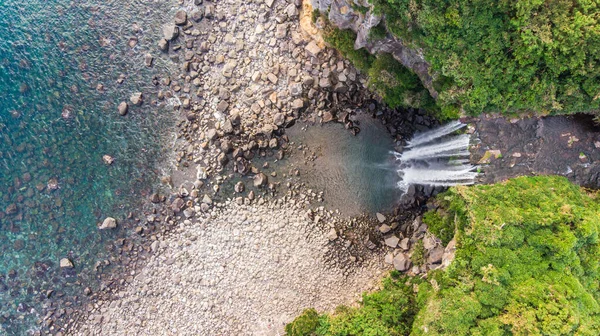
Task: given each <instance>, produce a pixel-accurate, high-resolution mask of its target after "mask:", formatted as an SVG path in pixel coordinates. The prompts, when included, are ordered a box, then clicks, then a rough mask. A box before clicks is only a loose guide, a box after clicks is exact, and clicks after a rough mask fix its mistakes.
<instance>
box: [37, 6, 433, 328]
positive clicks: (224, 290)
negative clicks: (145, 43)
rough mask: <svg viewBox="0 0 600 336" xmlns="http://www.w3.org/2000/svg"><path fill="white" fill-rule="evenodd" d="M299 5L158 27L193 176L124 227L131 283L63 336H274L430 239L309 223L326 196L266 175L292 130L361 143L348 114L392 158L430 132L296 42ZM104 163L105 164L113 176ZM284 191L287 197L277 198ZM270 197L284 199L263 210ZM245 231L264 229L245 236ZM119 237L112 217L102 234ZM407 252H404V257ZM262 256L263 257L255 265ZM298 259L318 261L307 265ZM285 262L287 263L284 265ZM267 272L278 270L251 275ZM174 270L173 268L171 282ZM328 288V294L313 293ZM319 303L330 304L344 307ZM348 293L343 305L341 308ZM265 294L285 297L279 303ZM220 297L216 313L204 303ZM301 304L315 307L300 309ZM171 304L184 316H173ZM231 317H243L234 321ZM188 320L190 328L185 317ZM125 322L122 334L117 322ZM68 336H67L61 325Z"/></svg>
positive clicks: (209, 10) (121, 245) (181, 14)
mask: <svg viewBox="0 0 600 336" xmlns="http://www.w3.org/2000/svg"><path fill="white" fill-rule="evenodd" d="M300 5H301V4H300V3H299V1H290V2H286V1H273V0H264V1H263V0H257V1H252V2H240V1H236V0H227V1H223V2H218V3H217V2H210V1H204V2H203V1H197V0H196V1H194V2H193V4H192V3H189V4H186V7H185V8H186V9H185V10H184V9H182V10H179V11H177V13H175V16H174V19H173V22H171V23H168V24H166V25H165V26H164V28H163V35H164V36H163V39H161V40H160V41H158V42H157V49H158V51H160V52H164V53H166V54H167V55H168V56H169V57H170V58H171V60H173V61H174V62H175V63H176V64H178V65H179V72H178V73H177V74H171V75H170V76H163V77H161V78H160V77H158V76H157V77H155V78H154V79H153V83H154V84H155V85H156V86H157V87H158V90H159V91H158V97H157V98H158V101H159V102H162V103H163V104H172V105H173V106H174V108H175V109H176V111H179V113H180V116H181V119H180V121H179V122H178V124H177V125H178V136H177V138H178V141H177V143H176V144H175V146H176V155H175V156H176V157H175V161H176V162H177V169H179V170H181V171H183V172H186V174H187V175H186V176H185V178H183V179H182V181H177V178H175V177H173V178H171V177H169V178H165V179H164V181H163V182H164V183H165V184H168V185H171V186H173V184H175V188H174V189H175V191H174V192H172V193H170V194H168V193H167V194H165V193H158V192H157V193H154V194H152V195H151V196H150V201H151V206H150V208H149V210H148V211H147V212H146V214H145V215H144V216H141V217H140V218H134V217H135V216H133V217H132V218H130V220H133V221H135V222H137V223H138V224H136V225H138V226H137V227H135V228H134V231H135V233H136V234H138V235H140V236H141V237H144V238H145V239H147V240H148V244H147V245H146V244H142V245H137V244H136V243H134V242H133V240H130V239H120V240H119V241H118V242H117V243H116V247H115V249H116V251H117V252H118V253H119V255H120V257H119V259H121V261H124V264H127V265H128V267H129V270H128V272H127V273H124V274H123V276H118V275H114V277H107V278H105V279H103V282H102V288H100V289H99V290H94V291H91V290H90V289H89V288H86V293H85V295H88V296H89V301H90V304H89V305H88V307H87V312H86V313H87V314H89V318H85V319H83V320H82V319H81V318H80V317H85V316H86V314H83V315H79V316H80V317H77V316H75V315H73V317H71V318H70V320H69V321H68V325H69V327H68V328H60V330H68V331H69V332H68V333H70V334H86V333H90V332H91V333H92V334H94V333H98V334H100V333H103V332H104V333H107V332H108V333H116V334H120V333H122V332H124V331H125V330H127V331H128V332H129V331H131V330H138V331H142V330H153V332H154V334H168V333H172V332H175V333H184V334H185V333H191V334H194V333H198V330H200V331H205V330H216V331H218V330H221V332H217V334H228V333H230V332H233V333H234V334H245V333H248V332H249V330H251V329H250V327H252V326H253V327H258V325H257V324H256V323H255V322H256V320H255V321H253V322H252V323H251V322H250V321H249V320H248V318H249V317H253V316H254V317H256V316H259V317H260V319H271V320H270V321H266V320H265V322H264V325H263V324H261V325H260V326H262V327H264V328H265V329H264V330H261V331H260V332H264V333H265V334H270V333H273V332H274V330H281V327H282V326H283V323H285V322H289V321H290V319H291V318H293V317H294V316H296V315H297V314H298V313H299V312H300V310H301V309H302V307H305V306H307V305H312V306H315V307H317V308H321V309H329V308H332V307H334V306H335V305H337V304H340V303H344V302H345V303H347V302H348V301H350V300H348V298H349V297H350V296H351V295H355V294H356V295H358V294H359V293H360V292H361V291H363V290H365V289H366V288H365V286H366V283H367V282H370V280H371V279H376V278H378V276H377V275H378V274H380V270H381V269H382V268H383V267H385V265H384V263H383V254H382V252H383V251H385V249H387V248H392V247H391V245H393V244H392V243H393V240H394V239H398V241H397V242H396V246H394V251H395V254H394V255H393V259H399V258H400V257H399V256H400V255H406V256H407V258H410V254H411V250H410V247H412V245H414V242H415V239H422V238H423V234H422V231H421V228H420V225H419V228H418V230H417V229H415V230H413V231H414V232H412V231H411V235H408V234H407V235H406V236H403V235H402V234H400V235H398V234H397V235H398V236H396V237H397V238H391V237H390V236H389V235H391V234H392V232H408V229H406V230H405V229H402V230H401V229H399V228H397V227H394V225H393V224H390V223H387V222H386V223H387V224H385V225H389V226H390V228H391V229H390V231H389V232H386V233H387V235H384V234H383V232H379V233H377V231H376V232H375V233H376V235H373V233H372V232H373V231H374V228H375V225H374V223H373V222H372V220H362V219H352V220H350V221H345V220H341V219H339V218H337V217H336V216H335V213H334V212H332V211H328V210H326V209H324V208H323V207H318V208H316V209H314V210H307V209H308V207H309V206H310V205H314V203H315V202H320V201H322V199H323V194H322V193H318V192H313V191H312V190H306V189H305V188H304V187H303V186H302V184H298V185H292V184H291V183H290V182H289V181H290V179H289V177H291V176H297V175H298V171H297V170H295V171H290V172H289V174H279V175H278V174H276V173H275V172H274V171H273V172H269V171H268V169H267V167H268V163H264V164H262V165H256V164H255V163H254V162H256V161H257V159H260V158H265V157H270V158H272V159H273V160H275V161H277V160H280V159H282V158H283V157H284V155H285V153H286V152H287V149H288V147H289V146H291V145H292V143H291V142H290V140H289V139H288V138H287V136H286V135H285V129H286V128H287V127H291V126H293V125H294V123H295V122H296V120H298V119H307V120H311V121H320V122H339V123H342V124H344V126H345V127H346V128H347V129H348V130H350V131H351V132H353V133H355V134H356V133H358V132H359V131H360V129H359V127H358V126H359V125H358V124H356V123H354V122H353V121H352V118H351V115H352V114H353V113H355V111H354V109H362V110H363V111H365V112H366V113H369V114H371V115H373V116H374V117H377V118H379V119H380V120H382V122H383V123H384V124H385V125H386V127H387V129H388V131H389V132H390V134H392V136H394V137H395V138H396V141H397V144H398V145H402V144H403V143H404V141H405V140H406V136H408V135H410V134H412V133H413V132H414V131H415V129H425V128H426V127H429V126H432V125H434V123H435V122H434V121H433V120H432V119H431V118H430V117H428V116H427V114H426V112H425V111H421V110H414V109H407V110H403V111H400V112H398V111H394V110H390V109H387V108H385V107H383V106H379V105H378V104H377V102H376V101H375V100H372V99H371V96H370V94H369V93H368V91H366V90H365V87H364V85H365V83H366V80H365V78H364V76H361V75H360V74H359V73H358V72H357V71H356V70H355V69H354V68H353V67H352V66H351V65H350V64H348V63H347V61H345V60H343V59H341V58H340V57H339V56H338V55H337V53H336V52H335V51H334V50H331V49H327V48H325V46H323V45H321V44H318V43H316V42H314V41H311V40H310V39H309V38H307V37H305V36H303V35H302V34H301V32H300V29H299V26H298V25H299V23H298V20H297V16H298V14H299V13H298V12H299V7H300ZM232 13H235V15H232ZM145 62H146V66H149V67H151V66H153V64H154V62H153V57H152V56H151V55H147V56H146V59H145ZM145 98H146V97H144V93H141V92H138V93H133V94H132V95H131V97H130V99H129V103H128V102H125V101H124V102H121V104H120V105H119V106H118V108H117V110H118V113H119V114H121V115H125V114H127V113H128V111H129V109H130V105H132V106H140V105H142V104H144V99H145ZM263 160H264V159H263ZM109 161H110V160H108V159H105V162H106V164H110V163H109ZM286 178H287V181H288V182H287V183H285V186H286V187H287V188H281V185H282V184H284V182H282V179H286ZM190 180H191V181H192V182H187V183H179V182H184V181H190ZM230 181H232V182H230ZM228 183H229V184H232V185H233V192H234V194H233V195H230V196H231V197H230V198H229V200H228V201H226V202H220V201H219V199H221V198H222V196H221V195H220V194H219V192H220V190H221V189H222V188H225V187H226V185H227V184H228ZM276 191H277V192H278V193H279V194H278V195H279V198H269V197H266V196H267V195H271V196H274V195H275V192H276ZM282 191H283V193H282ZM423 191H424V190H423V189H422V188H421V189H416V190H413V192H414V193H413V194H412V197H411V201H410V203H411V204H415V205H417V206H418V205H419V204H422V202H423V201H424V200H425V196H424V193H423ZM425 191H427V190H425ZM428 192H431V193H433V192H434V190H431V191H428ZM269 199H271V200H269ZM260 213H262V214H269V215H264V216H259V215H258V214H260ZM244 216H245V219H243V218H244ZM257 216H258V217H257ZM278 216H279V217H278ZM259 217H260V218H259ZM270 217H272V218H270ZM249 218H253V219H252V221H255V222H257V223H258V222H261V223H264V224H265V225H262V224H260V225H259V226H255V225H254V226H253V225H250V224H249V222H251V221H250V220H249ZM280 219H281V220H280ZM274 220H275V221H274ZM394 220H395V221H397V222H403V221H401V220H396V219H394ZM384 221H385V220H384ZM116 225H117V222H116V221H115V220H111V219H109V218H107V219H106V220H104V221H103V222H102V224H100V226H99V228H101V229H110V228H114V227H115V226H116ZM118 225H119V226H121V225H122V222H121V221H119V223H118ZM383 226H384V225H381V227H380V228H379V229H380V230H381V228H382V227H383ZM375 230H376V229H375ZM375 236H376V237H377V238H375ZM181 237H186V239H184V240H183V241H182V240H181ZM365 237H367V238H366V239H365ZM379 238H381V241H379V240H378V239H379ZM406 239H408V240H406ZM434 241H435V240H434ZM386 243H387V245H386ZM406 244H408V246H409V248H408V249H406V250H404V249H403V247H404V246H406ZM385 246H389V247H385ZM263 247H264V248H267V249H268V250H262V248H263ZM380 247H383V248H380ZM438 248H439V246H438V245H435V246H433V247H432V248H431V249H430V251H428V252H427V253H426V258H429V257H432V261H435V262H431V263H430V264H429V265H428V266H426V267H425V269H423V270H422V269H421V268H418V271H419V272H422V271H424V270H426V269H427V268H433V267H435V265H437V264H438V262H437V260H434V259H435V258H436V257H435V253H437V252H434V251H437V249H438ZM217 251H219V252H218V254H217V255H215V256H214V257H215V258H218V260H217V259H214V260H213V261H214V262H213V263H212V264H210V265H207V264H204V263H202V262H200V263H195V262H194V263H192V260H194V261H197V260H200V261H202V260H204V259H207V258H208V259H210V258H212V257H210V256H209V255H208V253H217ZM256 251H260V254H258V255H260V258H259V257H258V256H257V254H255V253H256ZM292 251H293V252H294V253H293V254H290V253H291V252H292ZM304 253H306V258H308V259H306V260H308V261H310V262H307V261H306V260H304V259H302V258H301V256H303V254H304ZM288 255H290V259H286V258H287V257H283V258H282V257H281V256H288ZM396 257H397V258H396ZM386 258H387V257H386ZM208 259H207V260H208ZM211 260H212V259H211ZM148 261H150V264H149V265H148V266H145V265H146V264H147V263H148ZM263 262H275V263H274V264H269V265H266V266H264V267H262V268H261V267H259V266H253V264H255V263H263ZM321 263H323V264H321ZM398 264H400V263H398ZM108 265H111V261H109V260H105V261H103V262H99V263H98V264H97V268H98V269H101V268H103V267H105V266H108ZM234 265H235V267H236V268H232V267H234ZM65 266H67V263H66V261H65ZM173 267H178V268H177V270H175V271H174V269H173ZM180 267H183V268H184V269H181V268H180ZM204 267H206V268H204ZM253 267H254V268H253ZM303 267H305V268H306V269H304V268H303ZM311 267H312V268H311ZM407 267H408V268H410V270H413V269H414V267H413V268H411V267H410V265H409V266H405V265H404V266H403V267H401V268H403V269H402V270H404V271H406V269H404V268H407ZM233 269H239V270H240V274H242V275H244V276H245V279H246V281H245V282H244V281H230V279H228V278H229V273H228V272H229V271H230V270H233ZM290 269H293V270H295V271H290ZM65 270H67V268H65ZM140 270H141V272H142V273H143V275H141V276H140V274H139V272H140ZM367 270H368V272H372V273H368V272H367ZM410 270H409V271H410ZM247 272H249V273H247ZM265 272H266V273H265ZM327 272H334V273H331V277H328V275H324V274H329V273H327ZM419 272H417V271H416V270H413V273H415V274H416V273H419ZM202 274H210V276H203V275H202ZM298 274H306V276H307V277H308V278H309V280H310V281H308V282H305V283H303V282H302V281H300V282H299V281H298V279H297V278H294V279H291V278H290V276H298ZM274 276H278V277H279V279H280V280H281V279H283V281H282V282H281V284H283V285H284V287H285V286H287V289H286V288H278V287H277V288H275V287H273V286H279V284H278V283H277V282H275V281H274V279H275V278H273V277H274ZM320 277H325V279H327V280H326V281H329V282H328V283H329V284H330V285H327V286H325V285H324V283H321V282H320V281H318V279H320ZM165 279H166V280H165ZM211 279H212V280H211ZM233 279H235V277H234V278H233ZM261 279H263V280H264V279H267V280H265V281H267V282H268V283H269V284H270V286H271V287H269V286H263V284H264V283H263V282H262V281H261ZM367 280H369V281H367ZM199 286H200V287H199ZM248 288H250V289H252V290H253V291H256V292H253V291H251V292H250V294H248V295H250V296H251V298H252V299H253V300H255V301H257V302H262V303H265V302H271V301H273V302H272V304H268V305H266V306H265V307H263V308H261V307H255V306H252V304H250V303H248V301H247V300H246V299H243V298H240V295H242V294H243V293H244V292H245V290H246V289H248ZM323 288H324V289H323ZM291 290H293V293H291V292H290V291H291ZM322 290H329V291H330V292H329V293H336V295H335V296H336V297H332V296H331V295H330V294H327V295H329V296H327V295H326V294H324V293H325V292H322ZM341 292H344V293H346V294H347V295H346V296H344V297H343V298H338V297H337V296H338V295H339V293H341ZM161 293H165V294H164V295H163V294H161ZM298 293H301V294H298ZM288 294H289V295H288ZM270 295H276V296H277V298H274V299H273V300H271V299H272V298H271V296H270ZM319 295H321V296H319ZM323 295H326V296H327V297H324V296H323ZM212 296H214V299H213V300H212V301H211V300H210V299H208V298H209V297H212ZM305 296H307V297H309V298H311V299H310V300H309V301H303V302H302V303H299V302H295V301H294V300H296V299H294V298H304V297H305ZM265 298H268V299H265ZM286 298H287V299H286ZM159 299H160V300H159ZM288 299H289V300H288ZM173 300H178V302H179V304H173V303H168V302H173ZM231 304H234V305H237V304H240V305H241V306H235V307H234V306H231ZM190 305H191V306H190ZM228 305H229V306H231V307H226V306H228ZM282 305H283V306H282ZM232 311H239V312H245V314H246V315H243V316H237V315H235V316H233V315H228V314H231V312H232ZM157 312H160V314H158V315H157V314H156V313H157ZM250 312H252V313H250ZM282 312H283V313H282ZM52 313H53V314H52ZM163 313H165V314H163ZM171 313H172V314H171ZM192 313H193V318H192V317H190V318H180V317H181V316H184V315H186V314H192ZM253 314H254V315H253ZM163 315H164V316H163ZM62 316H63V314H60V313H59V311H58V310H52V311H51V313H49V314H47V316H46V317H45V318H44V321H45V323H46V324H47V325H52V323H53V322H54V321H57V320H58V319H60V318H62ZM156 316H158V318H156V319H155V317H156ZM186 316H187V315H186ZM150 317H153V318H150ZM163 317H164V319H163ZM121 319H122V320H123V321H125V323H122V322H123V321H122V322H119V320H121ZM167 319H171V320H168V321H167ZM190 321H194V323H196V325H194V323H191V322H190ZM261 321H262V320H261ZM171 323H181V324H179V325H178V327H175V328H180V329H177V331H173V330H167V329H165V328H168V326H169V325H171ZM261 323H262V322H261ZM61 324H62V325H65V324H64V323H63V322H60V323H55V324H54V325H55V326H58V325H61ZM103 327H104V329H103ZM211 328H214V329H211ZM54 330H59V328H56V329H54ZM108 330H109V331H108ZM257 332H259V331H257ZM200 333H202V332H200ZM254 334H256V333H254Z"/></svg>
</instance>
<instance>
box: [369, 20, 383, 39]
mask: <svg viewBox="0 0 600 336" xmlns="http://www.w3.org/2000/svg"><path fill="white" fill-rule="evenodd" d="M386 36H387V30H386V29H385V25H384V24H383V22H381V23H380V24H378V25H377V26H375V27H373V28H371V31H369V38H371V39H372V40H381V39H383V38H385V37H386Z"/></svg>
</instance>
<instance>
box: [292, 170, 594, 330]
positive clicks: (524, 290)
mask: <svg viewBox="0 0 600 336" xmlns="http://www.w3.org/2000/svg"><path fill="white" fill-rule="evenodd" d="M437 201H438V202H439V204H440V206H441V208H440V209H438V210H437V211H436V212H431V213H429V214H427V215H426V216H425V217H426V219H425V221H426V222H427V223H428V224H429V225H430V226H433V227H432V230H436V231H438V232H450V231H452V232H456V235H455V237H456V239H457V251H456V256H455V260H454V261H453V262H452V264H451V265H450V266H449V267H448V268H447V269H445V270H436V271H432V272H430V273H429V275H428V277H427V279H428V280H427V281H428V282H418V280H416V279H410V280H408V279H394V278H390V279H386V280H385V281H386V283H385V284H384V288H383V289H382V290H380V291H377V292H375V293H372V294H368V295H365V299H364V300H363V304H362V305H361V307H359V308H344V309H342V310H341V312H338V313H336V314H334V315H332V316H327V318H326V319H325V318H323V315H322V316H321V319H320V320H319V321H320V322H319V326H318V327H317V328H316V329H315V330H316V332H315V335H405V334H412V335H525V334H535V335H598V334H600V236H599V234H600V200H599V199H598V195H597V194H595V193H591V192H588V191H586V190H584V189H582V188H580V187H578V186H575V185H573V184H571V183H570V182H569V181H568V180H566V179H565V178H562V177H548V176H546V177H520V178H516V179H513V180H510V181H507V182H505V183H501V184H496V185H486V186H483V185H482V186H472V187H454V188H451V189H450V190H449V191H447V192H446V193H443V194H441V195H439V196H438V198H437ZM444 226H446V227H445V229H447V230H448V231H443V229H444ZM445 237H446V238H445V239H448V237H449V235H448V236H445ZM411 282H412V283H411ZM411 289H417V290H411ZM394 295H396V296H394ZM375 297H376V298H377V299H371V298H375ZM391 298H393V299H391ZM388 299H390V300H389V301H388ZM400 301H401V302H402V304H401V305H400V306H395V304H396V303H397V302H400ZM386 302H390V304H389V305H388V304H385V303H386ZM402 309H404V310H402ZM388 313H392V316H393V317H394V318H389V315H388ZM294 323H295V322H294ZM367 325H368V326H373V327H372V328H373V329H367V327H366V326H367ZM334 326H341V327H340V329H336V328H334ZM361 328H362V329H361ZM369 328H371V327H369ZM386 328H387V329H386ZM305 335H310V334H305Z"/></svg>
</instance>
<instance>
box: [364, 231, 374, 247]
mask: <svg viewBox="0 0 600 336" xmlns="http://www.w3.org/2000/svg"><path fill="white" fill-rule="evenodd" d="M364 243H365V247H367V248H368V249H369V250H374V249H376V248H377V240H376V239H375V237H373V236H372V235H371V234H368V235H367V237H366V238H365V241H364Z"/></svg>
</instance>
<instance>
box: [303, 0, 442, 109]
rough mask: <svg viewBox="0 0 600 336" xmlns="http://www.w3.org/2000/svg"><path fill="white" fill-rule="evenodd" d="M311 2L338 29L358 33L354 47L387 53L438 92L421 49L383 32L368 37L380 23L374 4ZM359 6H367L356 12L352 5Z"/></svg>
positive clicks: (344, 0)
mask: <svg viewBox="0 0 600 336" xmlns="http://www.w3.org/2000/svg"><path fill="white" fill-rule="evenodd" d="M311 3H312V6H313V8H315V9H318V10H319V11H321V12H323V13H328V19H329V21H330V22H331V24H333V25H334V26H335V27H337V28H339V29H351V30H353V31H354V32H355V33H356V35H357V37H356V41H355V43H354V48H355V49H360V48H365V49H367V50H368V51H369V52H370V53H372V54H377V53H389V54H391V55H393V56H394V58H395V59H396V60H397V61H398V62H400V63H402V64H403V65H404V66H405V67H407V68H409V69H411V70H412V71H413V72H414V73H415V74H417V76H419V78H420V79H421V82H422V83H423V85H424V86H425V87H426V88H427V90H428V91H429V93H430V94H431V96H432V97H433V98H437V96H438V93H437V91H436V90H435V89H434V87H433V77H432V75H431V74H430V73H429V71H430V70H429V69H430V66H429V64H428V63H427V62H426V61H425V57H424V56H423V53H422V51H421V50H418V49H414V48H411V47H409V46H407V45H406V44H405V43H404V42H403V41H402V40H401V39H399V38H397V37H395V36H392V35H391V34H386V36H385V37H383V38H378V39H371V38H369V35H370V34H371V30H372V29H373V28H374V27H376V26H377V25H379V24H380V23H381V21H382V19H383V18H382V16H380V15H377V14H374V13H373V7H372V5H371V4H369V3H368V2H367V1H365V0H355V1H352V0H311ZM357 6H359V7H362V8H368V10H367V11H366V12H364V13H363V12H359V11H357V10H356V9H355V8H356V7H357Z"/></svg>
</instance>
